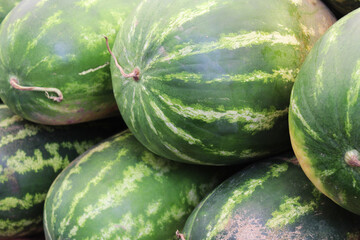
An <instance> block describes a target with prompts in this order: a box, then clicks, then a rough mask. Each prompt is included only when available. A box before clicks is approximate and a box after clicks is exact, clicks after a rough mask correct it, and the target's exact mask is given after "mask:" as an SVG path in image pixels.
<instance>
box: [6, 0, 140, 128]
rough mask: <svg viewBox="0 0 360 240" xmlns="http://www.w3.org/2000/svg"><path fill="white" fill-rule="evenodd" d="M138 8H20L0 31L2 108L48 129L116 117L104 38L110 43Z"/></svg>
mask: <svg viewBox="0 0 360 240" xmlns="http://www.w3.org/2000/svg"><path fill="white" fill-rule="evenodd" d="M137 2H138V1H137V0H134V1H127V0H101V1H100V0H51V1H50V0H24V1H22V2H20V3H19V4H18V5H17V6H16V7H15V8H14V9H13V10H12V11H11V13H10V14H9V15H8V16H7V18H6V19H5V20H4V21H3V23H2V24H1V29H0V42H1V44H0V89H1V91H0V97H1V99H2V100H3V102H4V103H5V104H7V105H8V106H9V108H10V109H11V110H12V111H13V112H15V113H16V114H18V115H20V116H22V117H23V118H25V119H27V120H30V121H33V122H37V123H41V124H50V125H65V124H74V123H79V122H86V121H90V120H95V119H100V118H105V117H109V116H113V115H115V114H118V108H117V106H116V102H115V99H114V96H113V91H112V85H111V78H110V69H109V54H108V52H107V49H106V46H105V43H104V38H103V35H107V36H109V37H111V41H113V40H114V38H115V35H116V32H117V31H118V30H119V28H120V27H121V25H122V23H123V21H124V19H125V17H126V16H127V14H128V13H129V12H130V11H131V10H132V9H133V8H134V7H135V6H136V4H137ZM111 43H112V42H111ZM53 100H55V101H53ZM58 101H59V102H58Z"/></svg>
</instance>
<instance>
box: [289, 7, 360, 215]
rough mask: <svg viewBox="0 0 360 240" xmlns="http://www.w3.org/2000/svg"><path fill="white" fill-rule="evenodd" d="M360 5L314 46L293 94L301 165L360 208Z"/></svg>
mask: <svg viewBox="0 0 360 240" xmlns="http://www.w3.org/2000/svg"><path fill="white" fill-rule="evenodd" d="M359 26H360V9H358V10H356V11H353V12H352V13H350V14H348V15H347V16H345V17H343V18H342V19H340V20H339V21H338V22H337V23H336V24H334V25H333V26H332V27H331V28H330V29H329V31H328V32H327V33H326V34H325V35H324V36H323V37H322V38H321V39H320V40H319V41H318V42H317V44H316V45H315V47H314V48H313V49H312V50H311V52H310V54H309V55H308V57H307V59H306V61H305V62H304V65H303V66H302V68H301V70H300V73H299V75H298V78H297V80H296V82H295V85H294V88H293V92H292V95H291V102H290V111H289V127H290V136H291V142H292V146H293V149H294V152H295V154H296V156H297V157H298V159H299V162H300V165H301V167H302V168H303V170H304V171H305V173H306V175H307V176H308V177H309V179H310V180H311V181H312V182H313V183H314V184H315V186H316V187H317V188H318V189H319V190H320V191H321V192H323V193H324V194H325V195H327V196H328V197H329V198H331V199H332V200H333V201H335V202H336V203H338V204H339V205H340V206H342V207H344V208H346V209H348V210H350V211H352V212H354V213H357V214H360V160H359V151H360V114H359V111H360V101H358V100H359V99H358V98H359V91H360V44H359V38H360V28H359Z"/></svg>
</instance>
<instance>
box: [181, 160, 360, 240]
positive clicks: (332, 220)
mask: <svg viewBox="0 0 360 240" xmlns="http://www.w3.org/2000/svg"><path fill="white" fill-rule="evenodd" d="M284 160H286V161H284ZM289 160H291V158H289V157H277V158H273V159H270V160H267V161H264V162H260V163H256V164H254V165H252V166H250V167H248V168H246V169H243V170H241V171H240V172H238V173H237V174H235V175H234V176H232V177H230V178H229V179H227V180H226V181H224V182H223V183H222V184H221V185H219V186H218V187H217V188H216V189H215V190H213V191H212V192H211V194H209V195H208V196H207V197H206V198H204V200H202V201H201V203H200V204H199V205H198V206H197V207H196V208H195V210H194V211H193V212H192V214H191V215H190V217H189V218H188V219H187V221H186V224H185V227H184V230H183V234H184V236H185V239H186V240H205V239H206V240H215V239H222V240H230V239H284V240H285V239H306V240H310V239H313V240H315V239H358V238H359V237H360V231H359V228H358V225H359V223H360V217H359V216H357V215H355V214H352V213H350V212H348V211H346V210H344V209H342V208H340V207H339V206H337V205H336V204H334V203H333V202H332V201H330V200H329V199H328V198H327V197H326V196H324V195H322V194H321V193H320V192H319V191H318V190H317V189H316V188H315V187H314V186H313V184H312V183H311V182H310V181H309V180H308V179H307V177H306V176H305V174H304V173H303V171H302V170H301V168H300V167H299V166H296V165H294V164H293V163H291V162H288V161H289Z"/></svg>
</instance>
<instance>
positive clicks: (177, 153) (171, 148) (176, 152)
mask: <svg viewBox="0 0 360 240" xmlns="http://www.w3.org/2000/svg"><path fill="white" fill-rule="evenodd" d="M162 144H163V145H164V147H166V148H167V149H168V150H169V151H170V152H172V153H173V154H174V155H175V156H177V157H179V158H180V159H182V160H186V161H188V162H191V163H197V164H204V162H203V161H200V160H197V159H195V158H193V157H190V156H188V155H186V154H185V153H184V152H181V151H179V149H177V148H176V147H174V146H172V145H171V144H170V143H168V142H165V141H163V142H162Z"/></svg>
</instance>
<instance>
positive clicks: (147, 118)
mask: <svg viewBox="0 0 360 240" xmlns="http://www.w3.org/2000/svg"><path fill="white" fill-rule="evenodd" d="M141 93H142V92H140V103H141V106H142V110H143V111H144V115H145V118H146V121H147V122H148V124H149V126H150V129H151V130H152V131H153V132H154V133H155V135H159V134H158V131H157V130H156V128H155V126H154V123H153V122H152V120H151V117H150V116H149V114H148V112H147V111H146V107H145V103H144V99H143V97H142V94H141Z"/></svg>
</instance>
